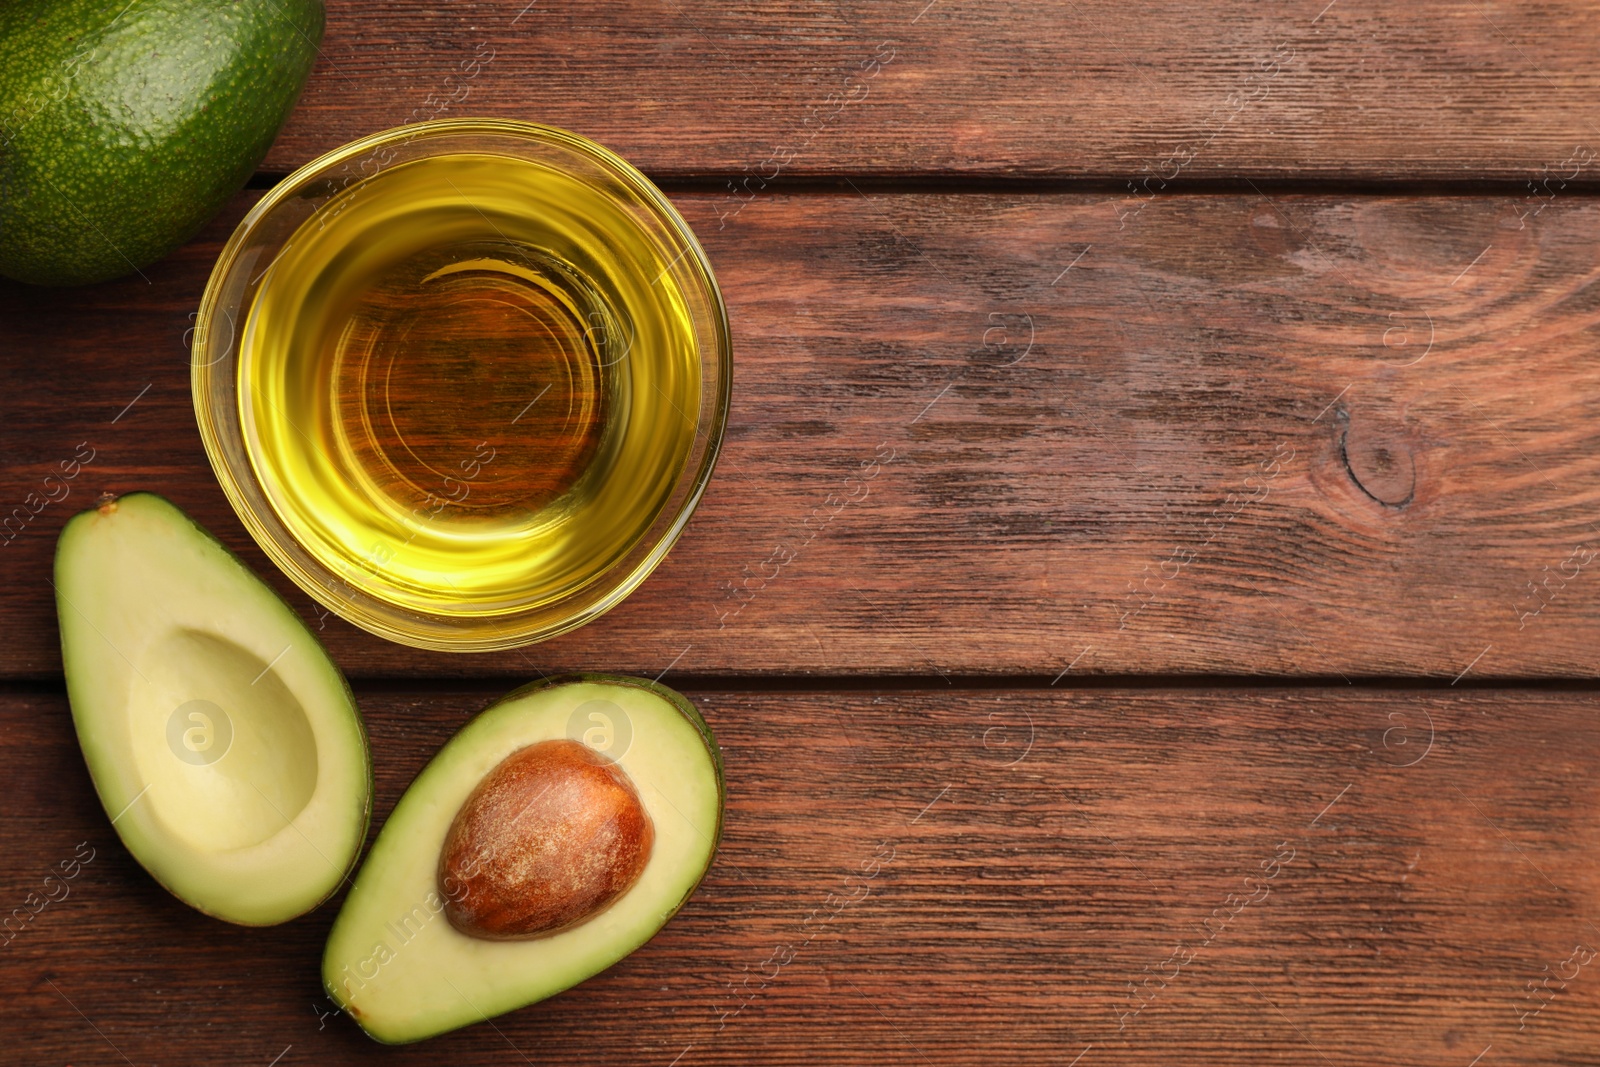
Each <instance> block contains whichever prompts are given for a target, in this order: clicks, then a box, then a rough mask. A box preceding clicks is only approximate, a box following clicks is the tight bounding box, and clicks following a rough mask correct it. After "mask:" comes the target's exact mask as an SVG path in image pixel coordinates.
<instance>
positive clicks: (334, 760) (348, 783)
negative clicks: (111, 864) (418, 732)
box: [55, 493, 372, 926]
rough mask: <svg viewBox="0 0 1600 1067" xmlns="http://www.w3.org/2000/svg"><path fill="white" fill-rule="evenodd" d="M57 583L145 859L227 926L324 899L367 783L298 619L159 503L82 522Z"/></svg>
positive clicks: (338, 690)
mask: <svg viewBox="0 0 1600 1067" xmlns="http://www.w3.org/2000/svg"><path fill="white" fill-rule="evenodd" d="M55 586H56V606H57V610H58V613H59V615H60V622H61V658H62V661H63V665H64V667H65V670H66V679H67V695H68V698H69V699H70V701H71V704H72V718H73V722H74V724H75V725H76V727H77V732H78V741H79V744H80V745H81V746H82V748H83V755H84V759H85V761H86V762H87V763H88V765H89V773H90V775H91V776H92V777H93V779H94V785H95V789H96V790H97V791H98V792H99V794H100V801H101V803H102V804H103V805H104V806H105V809H106V814H107V815H108V816H110V817H111V821H112V825H113V826H115V827H116V831H117V833H118V834H119V835H120V836H121V838H122V841H123V843H124V844H125V845H126V846H127V848H128V851H129V852H131V853H132V854H133V857H134V858H135V859H136V860H138V861H139V862H140V863H141V864H143V865H144V867H145V869H146V870H148V871H149V872H150V873H151V874H152V875H154V876H155V878H156V880H157V881H158V882H160V883H161V884H162V885H164V886H165V887H166V888H167V889H169V890H170V891H171V892H172V893H173V894H175V895H176V896H178V897H179V898H181V899H182V900H184V901H186V902H187V903H189V904H191V905H193V906H194V907H196V908H198V909H199V910H201V911H203V912H205V913H207V914H209V915H214V916H216V917H217V918H219V919H226V920H227V921H229V922H235V923H241V924H245V925H252V926H264V925H270V924H272V923H280V922H283V921H285V920H287V919H291V918H293V917H294V916H296V915H299V914H301V913H302V912H305V911H309V910H310V909H311V908H314V907H315V906H316V905H317V904H319V903H321V902H322V900H323V899H325V898H326V897H327V896H328V895H329V894H330V893H332V892H333V891H334V889H336V888H337V887H338V886H339V884H340V882H342V881H343V880H344V877H345V875H346V874H347V873H348V872H349V870H350V868H351V867H352V866H353V864H354V863H355V859H356V854H357V851H358V850H359V849H360V847H361V841H362V839H363V838H364V837H365V836H366V829H367V816H368V812H369V810H370V797H371V791H372V790H371V781H372V775H371V766H370V763H369V758H368V749H367V738H366V731H365V729H364V728H363V726H362V723H361V718H360V716H359V715H358V714H357V712H356V708H355V703H354V702H353V701H352V699H351V696H350V690H349V688H348V687H347V686H346V684H345V680H344V676H343V675H342V674H340V673H339V670H338V668H337V667H335V666H334V665H333V663H332V661H331V660H329V659H328V656H327V653H326V652H324V651H323V649H322V646H321V645H320V644H319V643H318V642H317V639H316V638H315V637H313V636H312V635H311V633H310V631H309V630H307V629H306V627H305V626H304V625H303V624H302V623H301V622H300V619H299V618H298V616H296V615H295V613H294V612H293V610H291V609H290V608H289V606H288V605H287V604H285V603H284V602H283V601H282V600H281V599H279V598H278V596H277V594H276V593H274V592H273V591H272V590H271V589H270V588H269V587H268V586H267V585H265V584H264V583H263V582H262V581H261V579H259V578H257V577H256V576H255V574H253V573H252V572H251V571H250V570H249V569H248V568H247V567H246V566H245V565H244V564H243V563H241V562H240V561H239V560H238V559H237V558H236V557H234V556H233V554H232V553H230V552H229V551H228V550H227V549H226V548H224V547H223V546H222V545H221V544H220V543H218V542H217V540H216V539H215V538H213V537H212V536H211V535H210V534H209V533H207V532H206V531H205V530H203V529H202V528H201V527H199V526H198V525H196V524H195V522H194V521H193V520H192V519H190V518H189V517H188V516H187V515H185V514H184V513H183V512H182V511H180V510H178V508H176V507H175V506H173V505H172V504H171V503H169V502H167V501H166V500H164V499H162V498H161V497H159V496H154V495H152V494H149V493H134V494H130V495H128V496H124V497H122V498H121V499H106V500H105V501H103V502H102V503H101V504H100V506H98V507H96V508H94V509H91V510H89V511H85V512H83V513H82V514H79V515H77V516H75V517H73V518H72V519H71V520H70V521H69V522H68V523H67V525H66V527H65V529H63V530H62V532H61V538H60V540H59V541H58V542H57V546H56V561H55Z"/></svg>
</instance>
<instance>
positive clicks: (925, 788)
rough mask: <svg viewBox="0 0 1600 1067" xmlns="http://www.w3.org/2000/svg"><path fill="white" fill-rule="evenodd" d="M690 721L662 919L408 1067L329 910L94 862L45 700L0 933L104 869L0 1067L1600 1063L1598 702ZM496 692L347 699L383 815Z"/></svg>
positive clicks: (1358, 699)
mask: <svg viewBox="0 0 1600 1067" xmlns="http://www.w3.org/2000/svg"><path fill="white" fill-rule="evenodd" d="M694 696H695V699H696V700H697V701H698V702H699V704H700V706H701V708H702V709H703V710H704V711H705V713H706V715H707V717H708V719H709V720H710V721H711V722H712V724H713V726H714V728H715V729H716V730H717V732H718V735H719V737H720V738H721V741H722V744H723V747H724V751H725V753H726V756H727V762H728V781H729V809H728V824H727V833H726V836H725V839H724V843H723V849H722V852H721V855H720V858H719V860H718V861H717V863H716V865H715V867H714V868H713V870H712V872H711V874H710V876H709V878H708V879H707V881H706V883H705V884H704V885H703V886H702V887H701V889H700V891H699V892H698V894H697V895H696V896H695V897H694V898H693V900H691V901H690V903H689V905H688V906H687V907H686V908H685V910H684V911H683V912H682V913H681V914H680V915H679V916H678V917H677V918H676V919H675V920H674V921H673V922H672V923H671V924H670V925H669V926H668V927H667V929H666V930H665V931H664V932H663V933H662V934H661V935H660V936H658V937H657V938H656V939H655V940H654V941H653V942H651V943H650V944H649V945H648V946H646V947H645V948H644V949H643V950H641V951H640V952H638V953H637V954H635V955H634V956H633V957H631V958H630V959H628V960H626V961H624V962H623V963H621V964H619V965H617V966H616V967H613V968H612V969H611V970H609V971H608V972H606V973H605V974H603V975H601V976H600V977H598V978H596V979H595V980H593V981H591V982H589V983H587V984H586V985H583V986H581V987H579V988H578V989H576V990H573V991H571V992H569V993H567V994H564V995H562V996H560V997H558V998H556V999H555V1000H552V1001H549V1002H547V1003H546V1004H544V1005H542V1006H538V1007H534V1008H531V1009H527V1010H524V1011H521V1012H517V1013H515V1014H512V1015H510V1016H506V1017H504V1018H502V1019H500V1020H498V1021H497V1022H496V1023H495V1026H494V1027H493V1028H491V1027H488V1026H478V1027H474V1028H470V1029H468V1030H465V1031H462V1032H460V1033H458V1034H456V1035H454V1036H449V1037H445V1038H441V1039H439V1040H437V1041H434V1042H430V1043H428V1044H425V1045H422V1046H414V1047H410V1048H404V1049H381V1048H379V1047H378V1046H376V1045H374V1044H373V1043H371V1042H369V1041H368V1040H367V1039H366V1038H364V1037H363V1036H361V1035H360V1034H359V1033H358V1032H357V1031H356V1030H355V1028H354V1027H353V1026H352V1025H351V1024H350V1023H349V1022H348V1021H347V1020H345V1019H342V1018H340V1017H338V1016H337V1015H333V1014H330V1010H331V1009H330V1005H329V1004H328V1003H327V1001H326V1000H324V999H323V998H322V997H321V995H320V989H319V986H318V961H319V956H320V951H321V945H322V941H323V938H324V937H325V935H326V931H327V928H328V925H329V923H331V921H332V918H333V914H334V909H333V907H331V906H330V907H324V908H322V909H321V910H319V911H317V912H314V913H313V914H312V915H310V916H308V917H306V918H303V919H301V920H298V921H296V922H293V923H291V924H289V925H287V926H285V927H281V928H277V929H270V930H255V931H251V930H242V929H236V928H232V927H228V926H225V925H223V924H221V923H218V922H215V921H213V920H209V919H205V918H202V917H200V916H199V915H197V914H195V913H193V912H191V911H189V910H188V909H187V908H185V907H184V906H183V905H181V904H179V903H177V902H176V901H175V900H173V899H172V898H170V897H168V896H167V895H166V894H165V893H164V892H163V891H162V890H160V889H159V888H157V887H156V886H155V884H154V883H153V882H152V881H151V880H150V879H149V877H148V876H146V875H145V874H144V873H143V872H142V871H140V870H139V869H138V868H137V866H136V865H135V864H134V863H133V862H132V861H131V860H130V858H129V857H128V856H127V855H126V853H125V852H124V851H123V849H122V847H121V846H120V844H118V842H117V841H116V839H115V837H114V835H113V834H112V832H111V830H110V828H109V827H108V825H107V822H106V817H105V815H104V814H103V813H102V812H101V810H100V808H99V806H98V804H97V802H96V801H95V799H94V796H93V794H92V791H91V790H90V787H89V783H88V780H87V777H86V774H85V772H84V770H83V767H82V762H81V758H80V756H79V754H78V751H77V746H76V744H75V743H74V740H73V737H72V731H71V726H70V723H69V720H68V716H67V710H66V707H65V702H64V700H63V699H62V698H61V697H59V696H55V695H48V694H47V695H34V696H17V695H12V696H8V697H5V698H3V699H0V709H3V710H0V731H3V732H0V765H4V766H5V767H7V768H8V770H7V772H6V774H5V775H4V776H3V778H0V798H3V800H0V803H3V807H4V810H5V811H6V812H7V818H6V820H5V821H4V823H3V824H0V838H3V841H0V844H3V846H4V847H3V854H4V855H5V857H6V859H5V862H4V864H3V865H0V868H3V873H0V903H3V904H4V905H5V906H6V907H7V908H10V907H13V906H21V905H23V902H24V901H25V900H26V899H27V894H28V893H30V892H33V891H36V890H38V888H39V886H40V884H41V881H42V878H43V875H44V874H45V873H46V872H47V871H49V870H51V869H52V868H54V867H55V866H57V865H58V864H59V863H60V862H62V861H63V860H69V859H71V858H73V857H74V856H75V855H77V856H83V855H88V852H87V851H82V852H80V851H79V846H80V843H84V844H83V849H85V850H93V852H92V854H93V858H92V860H90V862H89V863H88V864H87V865H86V866H83V867H82V869H81V872H80V873H79V875H78V877H77V878H76V879H74V880H72V881H71V882H70V884H69V889H70V892H69V894H68V895H67V896H66V898H65V899H62V900H60V901H59V902H57V903H51V904H48V905H46V906H45V907H44V908H43V910H42V911H40V912H39V913H38V914H36V915H34V916H33V917H32V919H31V920H30V921H29V922H28V923H27V924H26V925H23V926H20V927H19V931H20V932H18V933H16V934H15V936H14V937H13V938H12V940H11V941H10V943H9V944H6V945H5V946H4V947H3V948H0V988H4V989H6V990H7V993H8V998H9V1006H8V1011H7V1019H8V1021H7V1028H6V1032H7V1042H8V1046H9V1047H11V1048H14V1049H17V1050H18V1054H19V1055H21V1056H22V1057H23V1059H25V1060H26V1062H29V1063H46V1062H50V1063H54V1062H70V1063H112V1062H121V1060H120V1057H119V1055H118V1054H119V1053H120V1054H121V1055H122V1056H126V1057H127V1059H128V1060H129V1061H130V1062H135V1063H146V1062H152V1061H155V1060H158V1059H159V1060H161V1061H162V1062H169V1061H176V1062H185V1063H261V1064H266V1063H269V1062H271V1061H272V1060H273V1057H275V1056H280V1055H281V1056H282V1059H281V1060H280V1061H279V1062H280V1063H283V1064H295V1063H325V1064H339V1063H356V1062H366V1061H369V1060H372V1061H376V1060H378V1059H380V1058H381V1059H383V1060H384V1061H385V1062H388V1063H395V1064H406V1063H419V1064H421V1063H430V1064H431V1063H441V1062H448V1063H461V1064H478V1063H497V1064H503V1063H506V1062H518V1061H519V1060H518V1056H517V1053H516V1052H514V1051H513V1050H512V1048H508V1047H507V1045H511V1046H513V1048H514V1049H516V1050H517V1051H519V1052H521V1053H522V1055H523V1056H525V1057H526V1058H527V1059H528V1060H529V1061H530V1062H539V1063H547V1062H548V1063H574V1064H579V1063H581V1064H622V1063H658V1064H663V1065H665V1064H668V1063H672V1062H677V1063H678V1064H679V1065H680V1067H694V1065H696V1064H710V1063H727V1064H747V1063H772V1064H806V1063H818V1062H828V1063H839V1064H853V1063H883V1062H890V1061H892V1062H905V1063H911V1062H922V1063H928V1064H957V1063H970V1062H971V1061H972V1057H973V1055H974V1050H976V1049H984V1050H986V1052H987V1053H988V1054H989V1055H991V1056H993V1057H995V1058H996V1059H997V1061H999V1062H1005V1063H1017V1064H1034V1063H1038V1064H1045V1063H1050V1064H1065V1063H1070V1062H1072V1061H1073V1057H1075V1056H1081V1059H1080V1060H1079V1061H1078V1062H1079V1063H1080V1064H1081V1065H1082V1067H1099V1065H1109V1064H1119V1063H1126V1064H1139V1063H1154V1062H1166V1063H1186V1064H1213V1063H1214V1064H1234V1063H1241V1062H1250V1063H1268V1062H1271V1063H1310V1062H1327V1063H1330V1064H1370V1063H1376V1062H1391V1061H1392V1060H1393V1059H1394V1057H1395V1055H1396V1053H1395V1050H1396V1049H1403V1050H1404V1051H1403V1055H1404V1059H1405V1062H1407V1063H1415V1064H1438V1065H1449V1067H1461V1065H1464V1064H1466V1063H1468V1062H1470V1061H1471V1060H1472V1058H1473V1057H1474V1056H1478V1055H1480V1054H1481V1053H1482V1052H1483V1050H1485V1049H1486V1048H1490V1047H1492V1048H1493V1052H1492V1053H1491V1054H1490V1056H1492V1057H1493V1059H1492V1060H1491V1059H1489V1058H1488V1057H1485V1060H1484V1062H1501V1063H1509V1062H1515V1063H1527V1064H1557V1063H1573V1062H1585V1061H1586V1060H1587V1059H1588V1058H1589V1057H1591V1056H1592V1054H1593V1051H1594V1049H1595V1048H1596V1047H1597V1043H1600V975H1597V969H1600V963H1597V962H1596V960H1595V952H1596V948H1597V946H1600V929H1597V928H1596V926H1595V922H1596V919H1597V918H1600V859H1597V858H1596V853H1595V850H1594V849H1593V847H1592V842H1593V841H1594V840H1595V839H1596V835H1597V834H1600V790H1597V787H1596V785H1595V783H1596V782H1597V781H1600V714H1597V713H1600V696H1597V694H1595V693H1592V692H1585V693H1539V692H1527V691H1498V692H1497V691H1478V692H1473V693H1466V694H1451V693H1445V692H1440V691H1433V692H1419V691H1416V690H1401V691H1394V690H1389V691H1383V690H1348V689H1344V688H1342V687H1340V688H1336V689H1333V690H1317V689H1302V690H1292V691H1283V690H1249V691H1238V690H1234V691H1216V690H1196V691H1143V692H1132V691H1116V690H1111V691H1100V692H1075V693H1063V692H1059V691H1055V692H1051V691H1041V690H1027V691H1015V690H1012V691H991V692H981V693H948V692H937V691H935V692H880V693H870V692H856V693H849V694H841V693H827V692H806V693H802V692H789V693H731V692H716V693H701V694H694ZM489 699H490V698H489V697H488V696H486V695H484V694H479V695H476V696H462V695H452V694H446V693H436V694H429V695H424V696H420V697H417V696H404V695H382V694H364V695H363V696H362V698H361V704H362V706H363V708H364V710H365V712H366V714H367V717H368V719H369V722H370V724H371V727H372V734H373V746H374V753H375V759H376V765H377V772H378V778H377V787H378V804H377V812H376V814H377V817H378V818H379V819H380V820H381V818H382V817H383V816H384V815H385V814H386V813H387V812H388V811H389V809H390V808H391V807H392V805H393V804H394V802H395V800H396V799H397V797H398V794H399V792H400V791H401V789H402V788H403V787H404V785H405V783H406V782H407V781H408V780H409V779H410V778H411V776H412V775H413V774H414V773H415V772H416V771H417V770H418V769H420V768H421V766H422V765H423V764H424V763H425V762H426V760H427V758H428V756H429V755H430V754H431V753H432V752H433V751H434V750H435V749H436V748H437V746H438V745H439V744H440V743H442V742H443V741H444V739H445V738H446V737H447V736H448V735H449V734H450V732H451V731H452V730H453V729H454V728H455V727H456V726H457V725H459V724H460V723H461V722H463V721H464V720H465V719H466V718H467V717H468V716H469V715H470V714H472V713H473V712H474V711H475V710H477V709H478V708H479V707H481V706H482V705H483V704H485V703H487V701H488V700H489ZM867 871H871V872H872V873H871V874H870V876H868V875H867V874H865V873H864V872H867ZM55 892H56V895H58V896H59V895H60V888H59V887H55ZM19 921H20V920H19ZM402 951H403V950H402ZM1558 974H1559V977H1556V975H1558ZM1547 981H1548V984H1546V982H1547ZM1130 985H1135V986H1137V987H1138V989H1139V990H1140V991H1139V992H1138V993H1137V994H1136V993H1133V992H1130ZM1530 985H1532V986H1533V987H1534V989H1535V992H1530V991H1529V986H1530ZM1085 1049H1087V1050H1088V1051H1084V1050H1085ZM675 1058H676V1060H675Z"/></svg>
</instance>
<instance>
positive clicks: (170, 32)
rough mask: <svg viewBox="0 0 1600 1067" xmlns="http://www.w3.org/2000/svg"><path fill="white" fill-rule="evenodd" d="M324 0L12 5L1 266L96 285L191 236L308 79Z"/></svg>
mask: <svg viewBox="0 0 1600 1067" xmlns="http://www.w3.org/2000/svg"><path fill="white" fill-rule="evenodd" d="M322 27H323V7H322V0H237V2H232V3H217V2H216V0H137V2H135V3H128V2H127V0H118V2H116V3H105V2H103V0H7V2H5V3H0V274H5V275H8V276H10V277H12V278H16V279H18V280H19V281H25V282H33V283H36V284H41V285H81V284H85V283H88V282H97V281H104V280H106V279H109V278H115V277H119V276H121V275H124V274H130V273H132V272H134V271H136V270H138V269H140V268H142V267H144V266H146V265H148V264H149V263H152V262H154V261H155V260H157V259H159V258H161V257H162V256H164V255H166V254H167V253H168V252H169V251H171V250H172V249H173V248H176V247H177V246H178V245H180V244H182V243H183V242H184V241H187V240H188V239H189V238H190V237H192V236H193V235H194V233H195V232H196V231H197V230H198V229H199V228H200V227H201V226H202V225H204V223H205V222H206V220H208V219H210V218H211V217H212V216H213V215H215V214H216V213H217V211H218V210H220V209H221V207H222V205H223V204H224V203H226V202H227V200H228V198H229V197H230V196H232V195H233V194H234V193H235V192H237V191H238V190H239V189H240V188H241V187H243V185H244V183H245V181H246V180H247V179H248V178H249V177H250V175H251V174H252V173H253V172H254V170H255V168H256V166H257V164H259V163H260V162H261V160H262V158H263V157H265V156H266V153H267V149H268V148H269V147H271V145H272V141H273V139H274V138H275V137H276V136H277V133H278V129H279V127H281V126H282V125H283V123H284V120H285V119H287V118H288V116H289V112H290V111H291V110H292V109H293V108H294V105H295V102H296V101H297V100H298V99H299V97H300V92H301V90H302V89H303V88H304V87H305V83H306V78H307V77H308V76H309V74H310V72H311V68H312V65H313V64H314V63H315V61H316V57H317V43H318V42H319V41H320V40H321V39H322Z"/></svg>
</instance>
